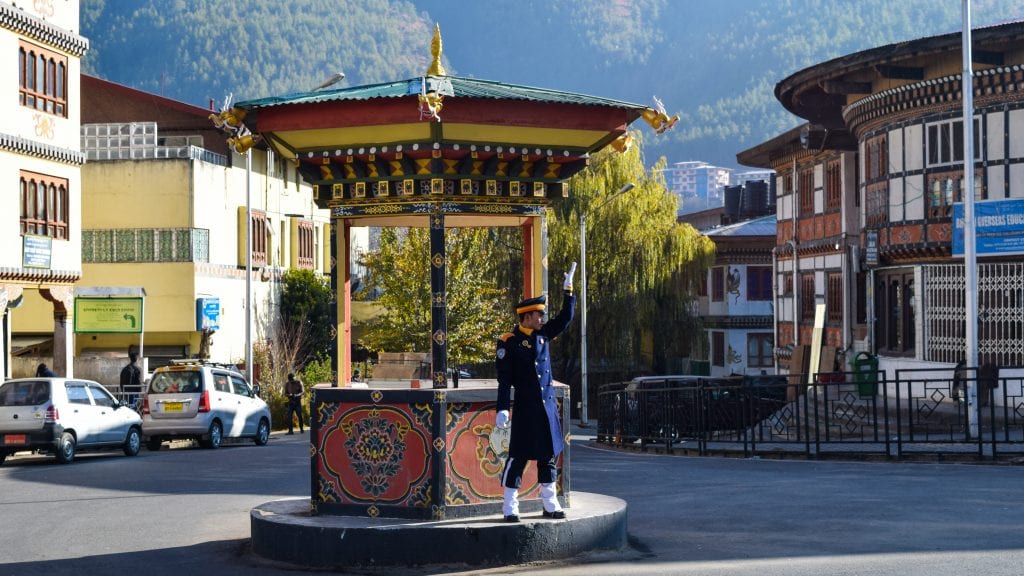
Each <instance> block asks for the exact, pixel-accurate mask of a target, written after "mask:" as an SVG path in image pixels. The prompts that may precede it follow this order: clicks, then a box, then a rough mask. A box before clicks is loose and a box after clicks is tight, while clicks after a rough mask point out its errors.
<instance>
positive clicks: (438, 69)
mask: <svg viewBox="0 0 1024 576" xmlns="http://www.w3.org/2000/svg"><path fill="white" fill-rule="evenodd" d="M430 55H431V56H432V57H433V60H432V61H431V62H430V68H427V76H447V75H448V72H446V71H445V69H444V66H442V65H441V25H440V24H434V39H433V40H431V41H430Z"/></svg>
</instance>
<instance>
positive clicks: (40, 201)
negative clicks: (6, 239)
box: [19, 170, 70, 240]
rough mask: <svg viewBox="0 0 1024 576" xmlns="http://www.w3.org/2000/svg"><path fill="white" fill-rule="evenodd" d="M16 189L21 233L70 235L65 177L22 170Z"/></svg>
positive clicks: (66, 181)
mask: <svg viewBox="0 0 1024 576" xmlns="http://www.w3.org/2000/svg"><path fill="white" fill-rule="evenodd" d="M19 190H20V195H21V233H22V234H35V235H37V236H49V237H50V238H53V239H54V240H67V239H68V235H69V234H70V230H69V226H68V211H69V210H68V208H69V207H68V200H69V195H68V180H67V178H57V177H55V176H47V175H46V174H39V173H37V172H28V171H26V170H22V171H21V174H20V183H19Z"/></svg>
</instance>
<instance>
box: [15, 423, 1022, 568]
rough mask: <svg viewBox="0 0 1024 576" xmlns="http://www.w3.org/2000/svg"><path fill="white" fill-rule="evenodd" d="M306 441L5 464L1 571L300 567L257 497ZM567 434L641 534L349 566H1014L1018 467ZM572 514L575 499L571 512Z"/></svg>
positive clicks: (592, 484)
mask: <svg viewBox="0 0 1024 576" xmlns="http://www.w3.org/2000/svg"><path fill="white" fill-rule="evenodd" d="M304 439H305V437H304V436H300V435H298V434H296V435H294V436H283V435H275V436H273V437H272V440H271V442H270V444H269V445H268V446H266V447H256V446H253V445H252V444H251V443H246V444H242V445H239V446H225V447H222V448H221V449H219V450H201V449H189V448H175V449H173V450H168V449H167V448H166V447H165V448H164V449H163V450H161V451H160V452H158V453H153V452H148V451H146V450H143V451H142V452H141V453H140V455H139V456H137V457H135V458H126V457H125V456H123V455H121V454H120V453H119V452H111V453H105V454H83V455H81V456H80V458H79V459H78V460H77V461H76V462H75V463H74V464H71V465H68V466H61V465H59V464H56V463H54V461H53V459H52V458H49V457H45V456H18V457H14V458H8V460H7V462H6V463H5V464H4V465H3V466H0V576H4V575H19V576H20V575H32V574H46V575H48V576H54V575H61V574H69V575H70V574H74V575H76V576H78V575H102V574H139V573H141V574H145V575H146V576H164V575H176V574H218V576H233V575H242V574H245V575H255V576H263V575H268V576H269V575H276V576H283V575H287V574H295V573H296V569H295V568H294V567H287V566H279V565H274V564H271V563H267V562H264V561H262V560H260V559H259V558H256V557H254V556H253V555H252V554H251V553H250V551H249V548H248V541H247V540H248V537H249V515H248V514H249V510H250V508H252V507H253V506H255V505H257V504H260V503H263V502H266V501H268V500H275V499H278V498H285V497H304V496H308V493H309V472H308V469H309V460H308V449H307V445H306V444H305V441H304ZM580 440H582V439H580V438H577V441H576V443H575V444H574V446H573V487H574V488H575V489H577V490H582V491H586V492H595V493H600V494H608V495H612V496H617V497H619V498H623V499H625V500H626V501H627V502H628V505H629V508H628V513H629V536H630V542H631V547H630V548H628V549H626V550H622V551H615V552H595V553H593V554H591V555H588V556H586V557H582V558H576V559H573V560H572V561H567V562H560V563H553V564H536V565H525V566H513V567H503V568H492V569H483V570H478V569H473V568H472V567H467V566H436V567H428V568H409V569H403V570H387V571H374V570H372V569H367V570H353V571H350V573H352V574H378V573H379V574H385V573H386V574H389V575H390V574H397V575H402V574H465V575H469V574H479V575H490V574H527V573H528V574H543V575H552V576H553V575H555V574H558V575H560V576H561V575H570V576H596V575H620V574H621V575H632V574H645V575H646V574H655V575H659V574H680V575H691V574H692V575H698V574H699V575H730V576H745V575H751V576H753V575H757V576H765V575H776V574H777V575H795V576H810V575H815V576H819V575H826V574H833V575H840V576H845V575H854V574H856V575H859V576H870V575H901V576H904V575H928V576H935V575H938V576H943V575H958V576H959V575H964V574H978V575H995V576H998V575H1019V574H1022V573H1024V530H1022V528H1024V498H1021V497H1020V492H1021V489H1022V486H1024V468H1022V467H1011V466H983V465H965V464H898V463H862V462H808V461H802V460H791V461H774V460H743V459H725V458H687V457H673V456H663V455H648V454H635V453H620V452H614V451H607V450H603V449H599V448H594V447H591V446H589V445H588V444H587V443H585V442H582V441H580ZM569 512H570V513H571V509H570V510H569Z"/></svg>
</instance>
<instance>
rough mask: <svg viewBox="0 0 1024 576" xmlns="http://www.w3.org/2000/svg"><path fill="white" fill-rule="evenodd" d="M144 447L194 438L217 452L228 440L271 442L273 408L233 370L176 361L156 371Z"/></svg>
mask: <svg viewBox="0 0 1024 576" xmlns="http://www.w3.org/2000/svg"><path fill="white" fill-rule="evenodd" d="M142 434H143V436H144V437H145V440H146V447H147V448H149V449H150V450H159V449H160V445H161V444H162V443H163V442H164V441H166V440H171V439H173V438H194V439H197V440H199V443H200V445H201V446H202V447H204V448H217V447H219V446H220V444H221V440H223V439H224V438H252V439H253V440H254V441H255V442H256V444H257V445H259V446H263V445H265V444H266V443H267V441H268V440H269V439H270V408H269V407H268V406H267V403H266V402H264V401H263V400H262V399H260V397H259V396H258V395H257V394H256V392H255V391H254V390H253V388H252V387H251V386H249V383H248V382H247V381H246V379H245V377H244V376H242V374H241V372H239V371H238V370H237V369H236V368H235V367H234V366H232V365H229V364H213V363H207V362H202V361H200V360H175V361H174V362H172V363H171V364H170V365H168V366H161V367H160V368H157V369H156V370H155V371H154V372H153V376H152V378H150V381H149V386H148V388H147V390H146V394H145V396H144V397H143V400H142Z"/></svg>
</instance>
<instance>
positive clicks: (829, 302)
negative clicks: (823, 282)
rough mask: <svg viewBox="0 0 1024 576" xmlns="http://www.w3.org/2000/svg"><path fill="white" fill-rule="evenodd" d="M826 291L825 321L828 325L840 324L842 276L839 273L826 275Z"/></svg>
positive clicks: (841, 318) (841, 315)
mask: <svg viewBox="0 0 1024 576" xmlns="http://www.w3.org/2000/svg"><path fill="white" fill-rule="evenodd" d="M826 290H827V291H826V295H825V301H826V308H825V310H826V314H825V316H826V321H827V322H829V323H830V324H840V323H842V321H843V274H842V273H841V272H829V273H828V282H827V287H826Z"/></svg>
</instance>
